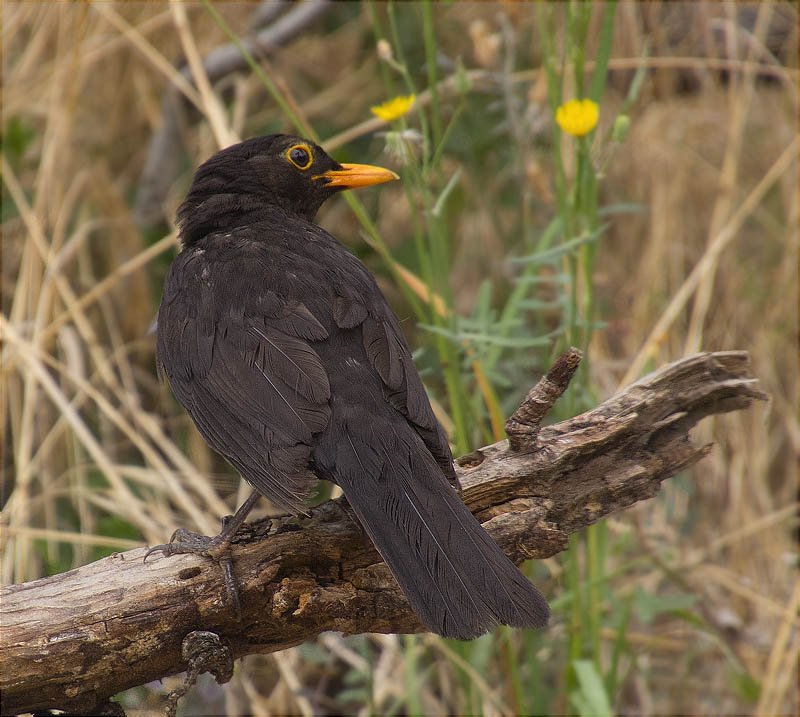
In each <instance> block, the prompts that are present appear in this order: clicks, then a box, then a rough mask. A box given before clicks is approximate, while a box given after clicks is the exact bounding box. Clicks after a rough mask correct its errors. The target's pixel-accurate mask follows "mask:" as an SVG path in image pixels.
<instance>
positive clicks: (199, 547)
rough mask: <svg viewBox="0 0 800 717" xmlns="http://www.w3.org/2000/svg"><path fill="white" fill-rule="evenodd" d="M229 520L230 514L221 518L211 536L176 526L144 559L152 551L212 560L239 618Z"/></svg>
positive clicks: (240, 608) (149, 551) (239, 611)
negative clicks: (220, 572)
mask: <svg viewBox="0 0 800 717" xmlns="http://www.w3.org/2000/svg"><path fill="white" fill-rule="evenodd" d="M229 520H230V516H228V517H227V519H225V518H223V521H222V532H221V533H220V534H219V535H216V536H214V537H213V538H211V537H209V536H208V535H200V534H199V533H192V532H191V531H189V530H185V529H184V528H178V529H177V530H176V531H175V532H174V533H173V534H172V537H171V538H170V539H169V542H168V543H164V544H163V545H154V546H153V547H152V548H150V549H149V550H148V551H147V552H146V553H145V554H144V560H147V558H148V557H150V555H151V554H152V553H156V552H159V553H162V554H163V555H165V556H167V557H169V556H170V555H187V554H189V555H200V556H202V557H204V558H208V559H209V560H213V561H214V562H215V563H217V565H219V567H220V569H221V570H222V577H223V580H224V582H225V592H226V594H227V596H228V601H229V602H230V603H231V605H233V609H234V610H235V611H236V618H237V619H239V620H241V617H242V605H241V601H240V600H239V588H238V586H237V585H236V579H235V578H234V576H233V556H232V555H231V540H232V538H233V535H231V534H230V531H229V530H227V528H228V521H229Z"/></svg>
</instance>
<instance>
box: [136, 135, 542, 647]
mask: <svg viewBox="0 0 800 717" xmlns="http://www.w3.org/2000/svg"><path fill="white" fill-rule="evenodd" d="M392 179H397V175H396V174H395V173H394V172H391V171H389V170H387V169H382V168H380V167H371V166H367V165H359V164H339V163H338V162H336V161H334V160H333V159H331V157H329V156H328V155H327V154H326V153H325V152H324V151H323V150H322V148H321V147H319V146H317V145H316V144H314V143H313V142H310V141H309V140H305V139H301V138H299V137H292V136H289V135H270V136H267V137H258V138H254V139H250V140H247V141H246V142H242V143H241V144H237V145H233V146H231V147H228V148H226V149H224V150H222V151H221V152H219V153H218V154H216V155H214V156H213V157H211V159H209V160H208V161H207V162H205V164H203V165H202V166H201V167H200V168H199V169H198V170H197V173H196V175H195V177H194V182H193V183H192V186H191V189H190V191H189V194H188V196H187V198H186V201H185V202H184V203H183V204H182V205H181V207H180V209H179V210H178V221H179V224H180V237H181V242H182V245H183V250H182V251H181V253H180V254H179V255H178V257H177V258H176V259H175V261H174V262H173V264H172V267H171V268H170V271H169V274H168V276H167V279H166V282H165V285H164V293H163V298H162V302H161V307H160V309H159V315H158V330H157V359H158V364H159V367H160V369H161V371H162V372H163V373H164V374H165V375H166V376H167V377H168V379H169V382H170V384H171V386H172V390H173V392H174V393H175V396H176V397H177V399H178V401H179V402H180V403H181V404H182V405H183V406H184V408H186V410H187V411H188V412H189V415H190V416H191V417H192V420H193V421H194V423H195V424H196V425H197V428H198V429H199V431H200V433H201V434H202V435H203V437H204V438H205V439H206V441H207V442H208V443H209V444H210V445H211V447H212V448H214V450H216V451H217V452H219V453H220V454H221V455H223V456H224V457H225V458H226V459H227V460H228V461H229V462H230V463H231V464H232V465H233V466H234V467H235V468H236V469H237V470H238V471H239V472H240V473H241V474H242V476H243V477H244V478H245V479H246V480H247V481H248V482H249V483H250V484H251V485H252V486H253V487H254V488H255V489H256V490H255V491H254V493H253V495H252V496H251V497H250V498H249V499H248V500H247V501H246V502H245V503H244V504H243V505H242V507H241V508H240V509H239V511H238V512H237V514H236V515H235V516H234V517H233V518H232V519H230V520H228V522H227V523H226V524H225V527H224V529H223V531H222V533H220V535H218V536H216V537H215V538H205V537H203V536H197V535H194V534H192V533H188V532H186V531H179V532H178V533H177V535H176V536H175V537H174V538H173V542H171V543H169V544H167V545H162V546H157V547H156V548H153V549H152V550H151V551H150V552H152V551H153V550H160V551H162V552H164V553H166V554H174V553H181V552H196V553H202V554H204V555H207V556H210V557H213V558H215V559H217V560H219V561H220V562H221V563H223V564H224V565H227V566H228V567H227V570H228V573H227V578H228V579H229V580H230V579H232V573H230V560H229V557H226V556H229V545H230V540H231V538H232V536H233V533H235V531H236V530H237V529H238V527H239V526H240V525H241V523H242V522H243V520H244V518H245V517H246V515H247V513H248V512H249V510H250V508H252V506H253V504H254V503H255V502H256V500H257V499H258V496H259V494H260V495H264V496H266V497H268V498H269V499H270V500H272V501H273V502H274V503H275V504H277V505H279V506H282V507H284V508H286V509H289V510H291V511H296V512H300V511H303V509H304V506H305V500H306V498H307V496H308V494H309V492H310V490H311V488H312V487H313V485H314V481H315V480H316V477H315V476H319V477H321V478H324V479H326V480H329V481H332V482H333V483H336V484H337V485H339V486H341V488H342V491H343V492H344V495H345V497H346V498H347V501H348V502H349V504H350V506H351V507H352V510H353V512H354V513H355V515H356V516H357V517H358V520H359V521H360V522H361V524H362V525H363V527H364V529H365V530H366V532H367V533H368V534H369V536H370V538H371V539H372V541H373V543H374V544H375V547H376V548H377V549H378V551H379V552H380V554H381V556H382V557H383V559H384V560H385V561H386V563H387V564H388V566H389V568H390V569H391V571H392V573H393V574H394V576H395V578H396V579H397V582H398V583H399V585H400V587H401V588H402V590H403V592H404V593H405V595H406V597H407V598H408V601H409V603H410V604H411V606H412V608H413V609H414V610H415V611H416V613H417V614H418V615H419V617H420V618H421V620H422V622H423V623H424V624H425V625H426V627H427V628H428V629H429V630H431V631H433V632H436V633H439V634H440V635H444V636H446V637H455V638H460V639H470V638H474V637H477V636H479V635H481V634H483V633H485V632H487V631H488V630H490V629H492V628H493V627H495V626H496V625H498V624H505V625H512V626H516V627H541V626H543V625H545V624H546V622H547V619H548V615H549V610H548V607H547V603H546V602H545V600H544V598H543V597H542V596H541V594H540V593H539V592H538V591H537V590H536V588H535V587H534V586H533V585H532V584H531V583H530V582H529V581H528V580H527V579H526V578H525V577H524V576H523V575H522V573H520V572H519V570H517V568H516V567H515V566H514V564H513V563H512V562H511V561H510V560H509V559H508V558H507V557H506V555H505V554H504V553H503V552H502V550H500V548H499V547H498V546H497V544H496V543H495V542H494V541H493V540H492V539H491V538H490V537H489V536H488V534H487V533H486V532H485V531H484V530H483V528H482V527H481V525H480V523H478V521H477V520H476V519H475V518H474V517H473V515H472V514H471V513H470V511H469V510H468V509H467V508H466V506H465V505H464V503H463V502H462V501H461V499H460V497H459V494H458V492H457V490H456V487H455V486H457V479H456V475H455V471H454V469H453V458H452V455H451V452H450V447H449V445H448V442H447V438H446V436H445V434H444V431H443V430H442V428H441V426H440V425H439V423H438V421H437V420H436V418H435V416H434V414H433V411H432V410H431V406H430V403H429V401H428V398H427V395H426V393H425V389H424V388H423V385H422V382H421V380H420V377H419V375H418V374H417V371H416V369H415V368H414V364H413V361H412V358H411V353H410V351H409V349H408V345H407V344H406V340H405V338H404V336H403V333H402V331H401V329H400V325H399V323H398V320H397V318H396V317H395V315H394V313H393V312H392V310H391V309H390V308H389V305H388V304H387V303H386V300H385V299H384V297H383V295H382V294H381V292H380V290H379V289H378V286H377V284H376V283H375V280H374V278H373V277H372V275H371V274H370V273H369V272H368V271H367V269H366V268H365V267H364V265H363V264H362V263H361V262H360V261H359V260H358V259H357V258H356V257H355V256H353V255H352V254H351V253H350V252H349V251H348V250H347V249H346V248H345V247H344V246H343V245H342V244H340V243H339V242H338V241H337V240H336V239H335V238H334V237H333V236H331V235H330V234H329V233H328V232H327V231H325V230H324V229H322V228H321V227H319V226H317V225H316V224H314V223H313V219H314V215H315V214H316V212H317V210H318V209H319V207H320V205H322V203H323V202H324V201H325V200H326V199H328V198H329V197H332V196H333V195H334V194H336V193H337V192H339V191H341V190H344V189H350V188H354V187H363V186H368V185H372V184H378V183H380V182H386V181H389V180H392Z"/></svg>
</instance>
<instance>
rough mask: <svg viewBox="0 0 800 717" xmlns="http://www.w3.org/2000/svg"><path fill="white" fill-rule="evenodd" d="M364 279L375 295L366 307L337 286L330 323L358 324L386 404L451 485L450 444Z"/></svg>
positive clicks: (390, 317) (394, 327) (389, 318)
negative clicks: (411, 430)
mask: <svg viewBox="0 0 800 717" xmlns="http://www.w3.org/2000/svg"><path fill="white" fill-rule="evenodd" d="M369 278H370V283H371V284H372V285H373V287H374V292H373V291H369V292H368V297H367V298H368V299H369V301H368V304H369V308H367V306H366V305H365V303H364V301H363V300H362V298H361V297H360V296H357V295H355V294H354V293H352V292H350V291H349V290H348V287H339V289H338V292H339V294H340V295H339V296H337V297H336V299H335V300H334V304H333V319H334V321H335V322H336V325H337V326H338V327H339V328H342V329H349V328H353V327H355V326H358V325H359V324H360V325H361V331H362V338H363V342H364V349H365V351H366V353H367V357H368V358H369V361H370V363H371V365H372V367H373V368H374V369H375V371H376V372H377V373H378V375H379V376H380V377H381V381H382V382H383V386H384V396H385V398H386V400H387V401H389V403H390V404H391V405H392V406H394V408H395V409H397V410H398V411H400V413H402V414H403V415H404V416H405V417H406V418H407V419H408V421H409V422H410V423H411V424H412V425H413V426H414V428H415V429H416V431H417V433H418V434H419V435H420V437H421V438H422V440H423V441H424V443H425V445H426V446H427V448H428V450H429V451H430V452H431V453H432V454H433V457H434V458H435V459H436V462H437V463H438V464H439V466H440V467H441V469H442V471H443V472H444V474H445V475H446V476H447V478H448V480H450V482H451V483H453V484H454V485H455V484H456V483H457V479H456V475H455V470H454V468H453V455H452V453H451V451H450V444H449V443H448V441H447V436H446V435H445V432H444V430H443V429H442V427H441V425H440V423H439V421H438V420H437V419H436V416H435V415H434V413H433V409H432V408H431V404H430V401H429V400H428V395H427V393H426V392H425V387H424V386H423V385H422V379H420V377H419V373H418V372H417V369H416V367H415V366H414V360H413V358H412V357H411V351H410V350H409V348H408V343H407V342H406V339H405V336H404V334H403V330H402V329H401V328H400V323H399V322H398V320H397V317H396V316H395V315H394V312H392V310H391V309H390V308H389V306H388V304H387V303H386V300H385V299H384V298H383V295H382V294H381V293H380V290H379V289H378V287H377V285H375V284H374V280H372V277H369ZM369 294H372V295H371V296H369Z"/></svg>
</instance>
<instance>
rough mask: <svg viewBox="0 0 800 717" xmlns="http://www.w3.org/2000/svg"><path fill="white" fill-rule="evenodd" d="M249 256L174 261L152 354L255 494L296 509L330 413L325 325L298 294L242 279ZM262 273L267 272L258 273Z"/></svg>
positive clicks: (189, 255) (193, 254)
mask: <svg viewBox="0 0 800 717" xmlns="http://www.w3.org/2000/svg"><path fill="white" fill-rule="evenodd" d="M248 261H252V258H251V257H247V256H243V257H242V258H241V259H236V258H234V259H230V258H227V259H226V261H219V262H213V260H210V259H208V258H207V257H205V256H204V255H203V252H202V251H199V250H195V251H192V250H188V251H185V252H183V253H182V254H181V255H179V256H178V258H177V259H176V260H175V262H174V264H173V266H172V268H171V270H170V273H169V275H168V277H167V280H166V282H165V286H164V296H163V299H162V303H161V308H160V310H159V320H158V339H157V358H158V363H159V366H160V367H161V368H162V370H163V371H164V373H166V375H167V377H168V378H169V382H170V384H171V386H172V389H173V391H174V393H175V395H176V397H177V399H178V401H179V402H180V403H181V404H182V405H183V406H184V408H186V410H187V411H188V412H189V414H190V415H191V417H192V419H193V420H194V422H195V424H196V425H197V428H198V429H199V431H200V433H201V434H202V435H203V437H204V438H205V439H206V441H208V443H209V444H210V445H211V446H212V447H213V448H214V449H215V450H216V451H217V452H219V453H220V454H221V455H223V456H224V457H225V458H226V459H227V460H228V461H229V462H230V463H232V464H233V466H234V467H235V468H237V470H239V472H240V473H241V474H242V475H243V476H244V477H245V478H246V479H247V480H248V481H249V482H250V483H251V484H252V485H253V486H254V487H255V488H257V489H258V490H259V491H260V492H261V493H262V494H264V495H265V496H267V497H268V498H270V499H271V500H272V501H273V502H275V503H277V504H278V505H280V506H281V507H283V508H287V509H290V510H293V511H298V512H299V511H302V510H303V509H304V502H305V499H306V497H307V496H308V493H309V491H310V489H311V487H312V486H313V484H314V481H315V478H314V476H313V475H312V474H311V473H310V472H309V470H308V462H309V456H310V452H311V448H310V446H311V442H312V436H313V435H314V434H315V433H318V432H320V431H322V430H323V429H324V428H325V427H326V426H327V424H328V421H329V419H330V407H329V404H328V401H329V399H330V386H329V383H328V376H327V373H326V371H325V368H324V367H323V365H322V363H321V361H320V359H319V357H318V356H317V354H316V353H315V351H314V349H313V348H312V344H313V342H314V341H319V340H322V339H324V338H326V337H327V331H326V329H325V328H324V326H322V324H320V323H319V321H317V319H316V318H315V317H314V316H313V315H312V314H311V312H310V311H309V310H308V309H307V308H306V307H305V306H304V305H303V304H302V303H300V302H298V301H289V302H286V301H282V300H280V299H279V298H278V297H277V296H276V295H275V294H273V293H272V292H270V291H269V290H268V288H266V287H268V286H269V282H268V281H267V280H266V279H267V278H268V276H269V274H268V272H269V267H263V266H261V267H259V272H260V274H259V275H260V276H262V277H264V279H265V281H264V282H263V284H262V285H261V286H253V285H252V282H250V283H248V281H247V277H248V276H252V271H253V269H254V267H253V266H252V263H251V264H250V265H249V266H248V263H247V262H248ZM265 272H266V273H265Z"/></svg>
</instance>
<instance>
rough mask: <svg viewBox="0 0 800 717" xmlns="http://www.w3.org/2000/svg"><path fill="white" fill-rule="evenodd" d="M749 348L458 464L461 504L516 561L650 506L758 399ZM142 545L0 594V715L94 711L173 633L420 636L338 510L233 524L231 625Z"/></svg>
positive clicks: (171, 653)
mask: <svg viewBox="0 0 800 717" xmlns="http://www.w3.org/2000/svg"><path fill="white" fill-rule="evenodd" d="M756 383H757V381H756V380H755V379H753V378H752V377H751V376H750V370H749V361H748V357H747V354H746V353H745V352H735V351H729V352H718V353H704V354H696V355H694V356H690V357H688V358H685V359H681V360H680V361H676V362H675V363H672V364H669V365H668V366H666V367H664V368H662V369H661V370H659V371H657V372H655V373H653V374H650V375H648V376H646V377H645V378H643V379H641V380H639V381H637V382H636V383H634V384H632V385H631V386H629V387H627V388H626V389H624V390H623V391H621V392H620V393H618V394H616V395H615V396H613V397H612V398H610V399H608V400H607V401H605V402H604V403H602V404H601V405H599V406H598V407H597V408H595V409H593V410H591V411H588V412H586V413H584V414H581V415H580V416H576V417H575V418H571V419H569V420H567V421H563V422H561V423H558V424H555V425H552V426H547V427H544V428H542V429H541V430H540V432H539V434H538V439H537V441H536V445H535V447H534V448H524V449H523V450H520V451H516V452H515V451H512V450H511V449H510V448H509V445H508V442H507V441H500V442H499V443H495V444H493V445H491V446H487V447H485V448H482V449H480V450H479V451H475V452H474V453H471V454H469V455H467V456H463V457H462V458H460V459H459V460H458V461H457V472H458V475H459V479H460V481H461V483H462V486H463V489H464V490H463V499H464V501H465V502H466V503H467V505H468V506H469V507H470V509H471V510H472V511H473V513H475V515H476V516H477V517H478V519H479V520H480V521H481V522H482V523H483V526H484V528H486V530H488V531H489V533H490V534H491V536H492V537H493V538H494V539H495V540H496V541H497V542H498V543H499V544H500V545H501V546H502V548H503V549H504V550H505V551H506V553H507V554H508V555H509V556H510V557H511V558H512V560H514V562H516V563H521V562H523V561H525V560H528V559H530V558H546V557H549V556H551V555H554V554H556V553H558V552H559V551H561V550H563V549H564V548H565V547H566V546H567V541H568V537H569V535H570V534H571V533H573V532H575V531H577V530H580V529H581V528H583V527H585V526H587V525H590V524H592V523H595V522H597V521H598V520H600V519H601V518H603V517H604V516H606V515H608V514H610V513H613V512H616V511H620V510H624V509H625V508H627V507H628V506H631V505H633V504H634V503H636V502H638V501H641V500H645V499H647V498H650V497H652V496H654V495H655V494H656V493H657V492H658V490H659V488H660V485H661V482H662V481H664V480H665V479H667V478H669V477H671V476H673V475H675V474H677V473H679V472H680V471H682V470H684V469H686V468H687V467H689V466H691V465H693V464H694V463H696V462H697V461H699V460H700V459H701V458H702V457H703V456H705V455H706V454H707V453H708V452H709V451H710V450H711V446H710V445H703V446H697V445H694V444H693V443H692V442H691V440H690V438H689V430H690V429H691V428H692V426H694V425H695V424H696V423H697V422H698V421H700V420H701V419H703V418H704V417H706V416H709V415H712V414H721V413H725V412H728V411H735V410H741V409H745V408H747V407H748V406H750V405H751V404H752V402H753V401H755V400H763V399H765V398H766V396H765V394H763V393H762V392H761V391H759V390H758V388H757V387H756ZM144 553H145V548H141V549H137V550H131V551H128V552H125V553H119V554H115V555H112V556H110V557H108V558H104V559H102V560H98V561H97V562H94V563H91V564H89V565H85V566H83V567H81V568H78V569H76V570H71V571H69V572H67V573H63V574H61V575H54V576H52V577H48V578H42V579H39V580H34V581H32V582H29V583H24V584H20V585H11V586H7V587H4V588H3V589H2V593H1V596H2V633H1V634H2V637H1V639H0V655H2V676H0V689H2V696H3V701H2V712H3V714H13V713H18V712H25V711H33V710H40V709H44V708H48V707H50V708H59V709H64V710H67V711H70V712H78V713H81V714H89V713H92V712H96V713H100V712H101V711H102V710H103V709H104V708H107V707H108V698H109V697H110V696H111V695H114V694H116V693H118V692H120V691H122V690H125V689H127V688H130V687H133V686H136V685H140V684H144V683H146V682H149V681H151V680H155V679H158V678H161V677H164V676H167V675H170V674H174V673H178V672H181V671H183V670H185V669H186V668H187V663H186V661H185V658H184V657H183V656H182V653H181V645H182V641H183V639H184V637H186V636H187V635H188V634H189V633H191V632H193V631H197V630H203V631H209V632H212V633H215V634H216V635H219V636H220V638H221V639H222V640H223V641H224V642H225V644H226V645H227V646H229V649H230V651H231V655H232V656H233V657H234V658H238V657H242V656H243V655H247V654H250V653H254V652H272V651H276V650H282V649H285V648H287V647H292V646H294V645H298V644H300V643H302V642H305V641H307V640H311V639H313V638H314V637H315V636H317V635H319V634H320V633H321V632H324V631H326V630H338V631H341V632H343V633H346V634H354V633H361V632H396V633H409V632H418V631H421V630H422V629H423V628H422V626H421V625H420V623H419V622H418V621H417V619H416V618H415V616H414V614H413V613H412V612H411V610H410V608H409V606H408V603H407V602H406V600H405V598H404V597H403V595H402V593H401V592H400V590H399V588H398V587H397V584H396V583H395V581H394V579H393V577H392V575H391V573H390V572H389V570H388V568H387V567H386V565H385V564H384V563H383V562H382V561H381V559H380V556H379V555H378V554H377V552H376V551H375V549H374V548H373V547H372V544H371V543H370V541H369V539H368V538H367V537H366V535H365V534H364V533H363V532H362V530H361V529H360V528H359V527H358V526H357V525H356V524H355V523H353V521H352V520H351V518H350V517H349V513H348V511H347V510H346V509H345V507H343V506H342V504H341V502H340V501H330V502H328V503H325V504H323V505H321V506H319V507H318V508H315V509H313V510H312V511H311V512H310V515H309V516H307V517H305V516H304V517H299V518H287V517H283V518H279V519H264V520H261V521H258V522H254V523H251V524H248V525H245V526H244V529H243V530H242V531H241V532H240V533H239V534H238V535H237V538H236V541H235V544H234V560H235V568H234V569H235V574H236V578H237V580H238V581H239V585H240V591H241V599H242V620H241V622H237V621H236V617H235V614H234V611H233V610H232V609H231V607H230V606H229V605H228V604H227V603H226V601H225V587H224V585H223V582H222V574H221V571H220V570H218V569H217V568H216V567H214V566H212V565H210V564H208V563H207V562H206V561H204V560H203V559H201V558H198V557H196V556H191V555H178V556H173V557H170V558H164V557H154V558H151V559H149V560H148V562H147V563H146V564H145V563H143V562H142V556H143V555H144Z"/></svg>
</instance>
